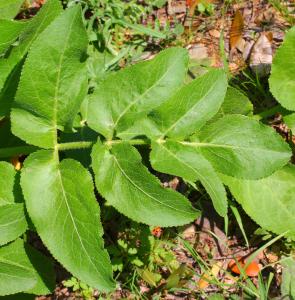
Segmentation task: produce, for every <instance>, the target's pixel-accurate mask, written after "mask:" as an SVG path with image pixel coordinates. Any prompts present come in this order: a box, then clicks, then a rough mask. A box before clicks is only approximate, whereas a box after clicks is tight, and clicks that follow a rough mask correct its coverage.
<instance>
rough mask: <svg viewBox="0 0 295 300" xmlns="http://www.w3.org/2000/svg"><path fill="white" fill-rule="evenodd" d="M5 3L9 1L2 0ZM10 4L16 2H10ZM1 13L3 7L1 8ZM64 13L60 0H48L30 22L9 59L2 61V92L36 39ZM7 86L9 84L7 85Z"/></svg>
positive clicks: (0, 78)
mask: <svg viewBox="0 0 295 300" xmlns="http://www.w3.org/2000/svg"><path fill="white" fill-rule="evenodd" d="M1 1H3V2H5V3H9V2H7V0H1ZM8 1H10V2H13V1H16V0H8ZM0 11H1V7H0ZM61 12H62V6H61V3H60V1H58V0H48V1H46V3H45V4H44V5H43V6H42V8H41V9H40V10H39V12H38V13H37V15H36V16H35V17H34V18H33V19H32V20H30V21H29V22H28V24H27V26H26V28H25V30H24V31H23V32H22V33H21V35H20V37H19V43H18V46H16V47H13V48H12V49H11V51H10V52H9V56H8V57H7V58H2V59H0V70H1V72H0V90H1V89H2V87H3V85H4V83H5V80H6V78H7V77H8V75H9V74H10V72H11V71H12V70H13V69H14V67H15V66H16V65H17V64H18V63H19V61H20V60H22V59H23V58H24V56H25V55H26V54H27V52H28V50H29V49H30V47H31V45H32V43H33V42H34V40H35V39H36V37H37V36H38V35H39V34H40V33H41V32H42V31H43V30H44V29H45V28H46V27H47V26H48V25H49V24H50V23H51V22H52V21H53V20H54V19H55V18H56V16H57V15H58V14H59V13H61ZM6 84H7V83H6Z"/></svg>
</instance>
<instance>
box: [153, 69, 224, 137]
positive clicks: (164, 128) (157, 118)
mask: <svg viewBox="0 0 295 300" xmlns="http://www.w3.org/2000/svg"><path fill="white" fill-rule="evenodd" d="M226 89H227V79H226V74H225V73H224V71H223V70H211V71H209V72H208V73H206V74H204V75H203V76H201V77H198V78H197V79H195V80H193V81H192V82H190V83H189V84H188V85H186V86H184V87H182V88H181V89H180V90H179V91H178V92H176V93H175V94H174V95H173V96H172V97H171V98H170V99H168V100H167V101H165V102H164V103H163V104H162V105H161V106H160V107H159V108H157V109H156V110H154V111H152V112H151V114H150V118H151V119H153V120H154V122H155V123H156V124H157V125H158V128H159V130H160V131H161V132H162V137H164V136H168V137H173V138H184V137H187V136H189V135H190V134H191V133H194V132H196V131H197V130H199V129H200V128H201V127H202V126H203V125H204V124H205V123H206V122H207V121H208V120H210V119H211V118H212V117H213V116H214V115H215V114H216V113H217V112H218V110H219V108H220V106H221V104H222V102H223V100H224V96H225V93H226Z"/></svg>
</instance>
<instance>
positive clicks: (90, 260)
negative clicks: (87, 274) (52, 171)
mask: <svg viewBox="0 0 295 300" xmlns="http://www.w3.org/2000/svg"><path fill="white" fill-rule="evenodd" d="M57 173H58V178H59V181H60V187H61V190H62V195H63V199H64V202H65V204H66V207H67V210H68V212H69V216H70V218H71V221H72V224H73V226H74V230H75V232H76V234H77V236H78V239H79V242H80V244H81V247H82V249H83V251H84V253H85V254H86V256H87V258H88V260H89V262H90V263H91V264H92V266H93V267H94V268H95V270H96V272H97V275H98V276H99V277H100V278H104V277H103V276H102V275H101V274H100V272H99V270H98V269H97V267H96V265H95V264H94V263H93V261H92V259H91V257H90V256H89V254H88V251H87V250H86V248H85V246H84V243H83V241H82V239H81V236H80V233H79V230H78V228H77V226H76V222H75V218H74V217H73V214H72V211H71V208H70V205H69V202H68V199H67V195H66V192H65V188H64V185H63V181H62V176H61V172H60V169H59V168H58V169H57ZM97 250H98V249H97ZM100 265H101V266H102V268H103V269H104V271H105V268H104V265H103V264H100Z"/></svg>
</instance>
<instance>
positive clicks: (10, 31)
mask: <svg viewBox="0 0 295 300" xmlns="http://www.w3.org/2000/svg"><path fill="white" fill-rule="evenodd" d="M26 25H27V24H26V23H25V22H18V21H12V20H1V19H0V32H1V36H0V56H1V54H3V53H4V52H5V51H6V50H7V48H8V47H9V46H10V45H11V44H12V43H13V42H14V41H15V40H16V39H17V37H18V36H19V35H20V33H21V32H22V31H23V30H24V28H25V26H26Z"/></svg>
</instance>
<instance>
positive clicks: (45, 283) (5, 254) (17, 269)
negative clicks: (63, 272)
mask: <svg viewBox="0 0 295 300" xmlns="http://www.w3.org/2000/svg"><path fill="white" fill-rule="evenodd" d="M0 266H1V268H0V269H1V274H0V280H1V281H0V282H1V285H0V295H9V294H14V293H19V292H28V293H34V294H37V295H40V294H49V293H51V292H52V290H53V288H54V286H55V276H54V269H53V263H52V261H51V260H50V259H48V258H47V257H45V256H44V255H43V254H41V253H40V252H39V251H37V250H35V249H34V248H32V247H31V246H29V245H27V244H24V242H23V240H21V239H18V240H16V241H15V242H13V243H11V244H9V245H7V246H4V247H1V248H0ZM41 268H42V270H41ZM3 271H4V272H3ZM2 280H3V281H2ZM2 284H3V286H2Z"/></svg>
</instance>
